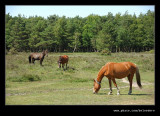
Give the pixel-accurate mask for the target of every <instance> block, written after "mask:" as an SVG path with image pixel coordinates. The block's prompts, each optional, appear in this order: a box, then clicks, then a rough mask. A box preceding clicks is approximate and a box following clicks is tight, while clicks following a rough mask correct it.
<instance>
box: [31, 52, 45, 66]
mask: <svg viewBox="0 0 160 116" xmlns="http://www.w3.org/2000/svg"><path fill="white" fill-rule="evenodd" d="M45 55H46V56H47V57H48V50H43V52H42V53H31V54H30V55H29V57H28V59H29V63H31V60H32V63H34V61H35V60H40V65H41V66H42V62H43V59H44V57H45Z"/></svg>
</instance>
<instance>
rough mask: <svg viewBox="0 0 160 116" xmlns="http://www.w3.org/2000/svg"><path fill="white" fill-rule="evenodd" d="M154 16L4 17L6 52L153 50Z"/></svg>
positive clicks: (151, 13) (149, 12) (152, 14)
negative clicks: (11, 50)
mask: <svg viewBox="0 0 160 116" xmlns="http://www.w3.org/2000/svg"><path fill="white" fill-rule="evenodd" d="M154 21H155V13H154V12H152V11H150V10H148V12H147V13H146V14H142V13H141V14H139V16H136V15H135V14H134V15H130V14H128V12H127V11H126V12H125V13H124V14H120V13H117V14H116V15H115V16H113V14H112V13H111V12H109V13H108V14H106V15H105V16H99V15H95V14H91V15H89V16H87V17H84V18H82V17H80V16H76V17H74V18H69V17H65V16H62V17H59V16H58V15H50V16H48V17H47V18H46V19H45V18H43V17H41V16H30V17H28V18H26V17H25V16H24V15H23V16H22V15H18V16H15V17H12V16H11V15H10V14H6V15H5V42H6V50H7V51H9V50H10V49H14V50H17V51H19V52H23V51H25V52H33V51H34V52H35V51H42V50H43V49H48V50H49V51H50V52H99V51H102V50H109V51H111V52H121V51H122V52H141V51H147V50H151V49H154V37H155V35H154V34H155V30H154V29H155V28H154V26H155V24H154V23H155V22H154Z"/></svg>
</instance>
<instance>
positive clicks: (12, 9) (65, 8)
mask: <svg viewBox="0 0 160 116" xmlns="http://www.w3.org/2000/svg"><path fill="white" fill-rule="evenodd" d="M5 8H6V9H5V11H6V14H7V13H10V15H11V16H18V14H21V15H24V16H26V17H29V16H35V15H37V16H42V17H44V18H47V17H48V16H50V15H54V14H56V15H58V16H60V17H61V16H63V15H64V16H66V17H75V16H77V15H79V16H80V17H87V16H88V15H90V14H98V15H99V16H104V15H107V14H108V12H111V13H112V14H113V15H115V14H117V13H121V14H122V15H123V14H124V13H125V12H126V11H128V13H129V14H131V15H133V14H134V13H135V14H136V15H137V16H139V14H140V13H143V14H145V13H147V11H148V10H151V11H154V9H155V7H154V5H6V7H5Z"/></svg>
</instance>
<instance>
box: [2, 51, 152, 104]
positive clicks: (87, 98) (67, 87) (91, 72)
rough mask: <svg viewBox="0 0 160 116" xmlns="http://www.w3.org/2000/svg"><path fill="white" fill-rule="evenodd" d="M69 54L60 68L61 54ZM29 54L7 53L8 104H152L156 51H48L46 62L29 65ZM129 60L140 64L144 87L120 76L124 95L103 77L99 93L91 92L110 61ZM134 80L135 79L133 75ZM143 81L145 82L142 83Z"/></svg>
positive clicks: (118, 81) (118, 80) (120, 85)
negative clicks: (103, 53)
mask: <svg viewBox="0 0 160 116" xmlns="http://www.w3.org/2000/svg"><path fill="white" fill-rule="evenodd" d="M64 54H66V55H68V56H69V64H68V70H66V71H63V70H62V69H59V68H58V64H57V60H58V57H59V56H60V55H64ZM28 55H29V53H18V54H16V55H11V54H8V55H6V85H5V86H6V99H5V100H6V101H5V102H6V105H153V104H154V54H151V53H145V52H144V53H112V54H111V55H109V56H106V55H101V54H100V53H49V54H48V57H45V59H44V61H43V63H42V64H43V65H44V66H43V67H42V66H40V62H39V61H35V65H34V64H29V61H28ZM125 61H130V62H133V63H135V64H137V65H138V67H139V70H140V74H141V82H142V86H143V89H139V88H137V87H133V91H132V95H128V90H129V85H128V84H127V83H124V82H122V80H121V79H117V80H116V82H117V84H118V87H119V88H120V93H121V95H119V96H117V95H116V92H117V90H116V89H115V87H114V85H113V84H112V86H113V95H107V93H108V92H109V84H108V79H107V78H105V77H104V78H103V80H102V84H101V89H100V91H99V93H98V94H96V95H95V94H93V93H92V88H93V79H95V78H96V76H97V74H98V72H99V70H100V68H101V67H102V66H103V65H104V64H105V63H107V62H125ZM133 81H134V82H136V79H135V77H134V80H133ZM143 84H144V85H143Z"/></svg>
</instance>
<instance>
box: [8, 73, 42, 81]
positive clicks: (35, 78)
mask: <svg viewBox="0 0 160 116" xmlns="http://www.w3.org/2000/svg"><path fill="white" fill-rule="evenodd" d="M9 80H11V81H12V82H31V81H40V80H41V78H40V77H39V76H38V75H31V74H24V75H23V76H20V77H12V78H9Z"/></svg>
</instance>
